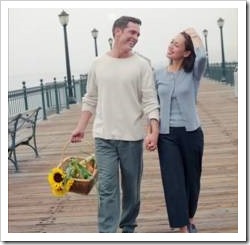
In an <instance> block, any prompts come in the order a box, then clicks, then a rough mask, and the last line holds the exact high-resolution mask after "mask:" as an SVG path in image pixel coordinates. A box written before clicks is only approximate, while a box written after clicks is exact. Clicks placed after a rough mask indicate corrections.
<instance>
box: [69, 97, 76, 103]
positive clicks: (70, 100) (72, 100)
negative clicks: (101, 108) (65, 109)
mask: <svg viewBox="0 0 250 245" xmlns="http://www.w3.org/2000/svg"><path fill="white" fill-rule="evenodd" d="M68 100H69V104H76V99H75V98H74V97H69V98H68Z"/></svg>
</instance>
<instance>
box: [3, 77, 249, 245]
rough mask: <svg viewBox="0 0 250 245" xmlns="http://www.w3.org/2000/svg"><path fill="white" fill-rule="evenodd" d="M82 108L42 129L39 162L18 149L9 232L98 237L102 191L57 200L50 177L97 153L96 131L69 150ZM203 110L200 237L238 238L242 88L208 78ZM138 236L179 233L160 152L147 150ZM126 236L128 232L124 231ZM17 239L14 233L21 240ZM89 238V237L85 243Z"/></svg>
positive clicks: (204, 83) (10, 190) (10, 197)
mask: <svg viewBox="0 0 250 245" xmlns="http://www.w3.org/2000/svg"><path fill="white" fill-rule="evenodd" d="M80 110H81V105H79V104H76V105H71V108H70V109H69V110H65V111H64V112H62V113H61V114H56V115H52V116H50V117H49V118H48V120H44V121H40V122H39V123H38V125H37V145H38V149H39V154H40V157H39V158H34V155H33V151H32V150H31V149H29V148H27V147H25V146H20V147H18V148H17V157H18V159H19V168H20V171H19V173H15V169H14V165H13V164H12V163H11V162H9V164H8V232H9V233H94V232H97V205H98V203H97V192H96V189H95V187H94V188H93V189H92V191H91V192H90V194H89V195H87V196H84V195H79V194H75V193H69V194H68V195H66V196H65V197H63V198H56V197H53V196H52V194H51V192H50V187H49V185H48V182H47V175H48V172H49V170H50V169H51V168H53V167H55V166H56V165H57V164H58V163H59V162H60V161H61V159H62V158H63V157H64V156H74V155H77V156H79V155H81V154H82V153H81V152H82V151H84V152H89V153H92V152H93V145H92V142H93V140H92V137H91V128H92V124H90V125H89V126H88V130H87V133H86V141H85V142H82V143H79V144H70V145H69V146H68V147H67V149H66V151H65V152H64V154H63V147H64V145H65V143H66V142H67V139H68V138H69V135H70V133H71V131H72V130H73V129H74V127H75V126H76V123H77V121H78V119H79V115H80ZM198 110H199V114H200V118H201V121H202V125H203V126H202V127H203V131H204V136H205V149H204V159H203V172H202V179H201V193H200V199H199V206H198V210H197V214H196V224H197V227H198V229H199V232H200V233H237V232H238V99H237V97H235V95H234V88H233V87H231V86H228V85H225V84H221V83H218V82H214V81H211V80H207V79H203V81H202V83H201V88H200V93H199V97H198ZM241 164H245V163H243V162H242V163H241ZM137 221H138V227H137V229H136V232H137V233H172V232H177V231H176V230H171V228H170V227H169V225H168V219H167V214H166V208H165V203H164V196H163V189H162V184H161V178H160V171H159V162H158V156H157V152H153V153H150V152H147V151H145V152H144V173H143V178H142V186H141V211H140V214H139V217H138V220H137ZM118 232H120V231H118ZM13 235H14V234H13ZM83 240H84V239H83Z"/></svg>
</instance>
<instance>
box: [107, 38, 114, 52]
mask: <svg viewBox="0 0 250 245" xmlns="http://www.w3.org/2000/svg"><path fill="white" fill-rule="evenodd" d="M108 42H109V46H110V50H111V49H112V45H113V39H112V38H111V37H110V38H109V39H108Z"/></svg>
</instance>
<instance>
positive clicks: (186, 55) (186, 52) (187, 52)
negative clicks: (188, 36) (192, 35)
mask: <svg viewBox="0 0 250 245" xmlns="http://www.w3.org/2000/svg"><path fill="white" fill-rule="evenodd" d="M190 54H191V51H190V50H187V51H185V52H184V58H186V57H188V56H189V55H190Z"/></svg>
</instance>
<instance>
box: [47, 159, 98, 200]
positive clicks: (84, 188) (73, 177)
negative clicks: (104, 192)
mask: <svg viewBox="0 0 250 245" xmlns="http://www.w3.org/2000/svg"><path fill="white" fill-rule="evenodd" d="M96 180H97V167H96V160H95V156H94V155H90V156H88V157H87V158H82V157H66V158H64V159H63V161H62V162H61V163H59V165H58V166H57V167H55V168H53V169H52V170H51V171H50V173H49V174H48V182H49V184H50V187H51V191H52V194H53V195H54V196H64V195H65V194H67V193H68V192H75V193H78V194H85V195H87V194H88V193H89V192H90V191H91V189H92V187H93V186H94V184H95V183H96Z"/></svg>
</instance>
